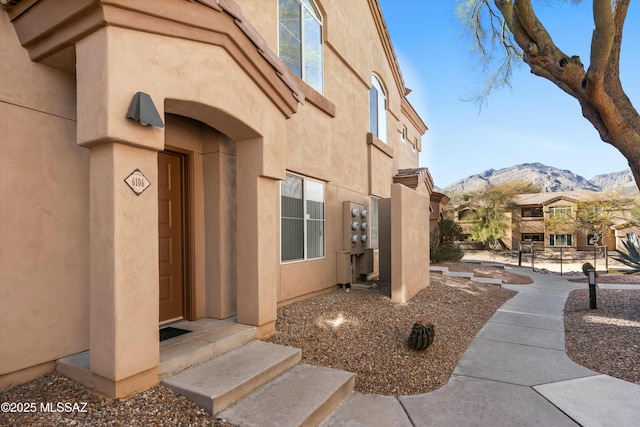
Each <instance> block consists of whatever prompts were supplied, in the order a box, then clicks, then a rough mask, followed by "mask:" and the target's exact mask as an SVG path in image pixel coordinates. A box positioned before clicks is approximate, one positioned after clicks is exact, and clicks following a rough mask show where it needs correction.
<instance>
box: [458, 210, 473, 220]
mask: <svg viewBox="0 0 640 427" xmlns="http://www.w3.org/2000/svg"><path fill="white" fill-rule="evenodd" d="M471 214H473V211H472V210H471V209H463V210H461V211H458V220H464V219H469V218H470V217H471Z"/></svg>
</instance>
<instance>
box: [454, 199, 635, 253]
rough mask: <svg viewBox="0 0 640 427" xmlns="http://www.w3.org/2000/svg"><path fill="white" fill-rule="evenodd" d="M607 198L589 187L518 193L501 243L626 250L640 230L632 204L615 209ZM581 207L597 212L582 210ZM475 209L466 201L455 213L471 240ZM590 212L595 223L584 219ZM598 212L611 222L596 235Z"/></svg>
mask: <svg viewBox="0 0 640 427" xmlns="http://www.w3.org/2000/svg"><path fill="white" fill-rule="evenodd" d="M606 197H607V196H606V195H605V194H603V193H598V192H594V191H587V190H574V191H557V192H546V193H532V194H518V195H516V196H515V197H514V200H513V202H514V207H513V209H507V210H505V212H504V216H505V222H506V223H507V224H508V230H507V233H506V236H505V237H503V238H502V239H500V244H501V245H502V247H503V248H505V249H512V250H517V249H518V248H519V247H520V245H524V246H525V247H527V246H530V245H533V247H534V248H537V249H539V250H544V249H545V247H546V248H550V249H553V248H572V249H577V250H587V249H591V248H593V247H594V244H597V245H598V246H606V247H607V248H608V249H609V250H616V249H622V248H623V245H622V242H623V241H624V240H625V239H626V234H627V233H634V232H637V228H636V227H634V226H633V220H632V219H633V218H632V214H631V206H619V207H617V206H616V207H615V209H613V210H612V208H611V206H613V205H616V203H611V202H609V203H607V200H606ZM581 209H589V210H593V211H594V212H589V213H586V212H581V211H580V210H581ZM598 209H600V210H601V211H602V210H603V209H604V210H605V212H599V211H598ZM473 211H474V206H473V205H470V204H464V205H461V206H459V207H458V208H457V209H456V210H455V212H454V220H455V221H456V222H457V223H458V224H459V225H460V226H461V227H462V228H463V230H464V231H465V239H467V240H468V238H469V236H470V229H471V227H472V225H473V223H474V221H473V219H472V215H471V214H472V213H473ZM578 214H580V217H581V218H583V220H582V221H579V220H576V216H577V215H578ZM589 215H593V217H594V220H593V222H592V223H588V222H586V221H587V219H584V218H588V217H589ZM598 215H603V216H604V218H605V219H606V220H607V221H608V222H610V225H609V226H608V227H606V228H607V229H606V230H604V232H602V234H601V235H598V236H596V235H595V234H594V233H592V232H590V231H589V229H588V226H589V224H597V220H596V219H595V218H596V217H597V216H598ZM603 223H604V220H603ZM580 227H584V228H582V229H580Z"/></svg>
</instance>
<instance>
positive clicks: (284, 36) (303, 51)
mask: <svg viewBox="0 0 640 427" xmlns="http://www.w3.org/2000/svg"><path fill="white" fill-rule="evenodd" d="M278 5H279V10H278V22H279V25H278V36H279V46H278V47H279V52H280V59H282V61H283V62H284V63H285V64H286V65H287V67H288V68H289V70H291V72H292V73H294V74H295V75H297V76H298V77H300V78H301V79H302V80H304V81H305V82H307V83H308V84H309V86H311V87H313V88H314V89H315V90H317V91H318V92H320V93H322V91H323V72H322V69H323V67H322V63H323V61H322V17H321V16H320V13H318V9H317V8H316V7H315V5H314V4H313V2H312V1H311V0H279V1H278Z"/></svg>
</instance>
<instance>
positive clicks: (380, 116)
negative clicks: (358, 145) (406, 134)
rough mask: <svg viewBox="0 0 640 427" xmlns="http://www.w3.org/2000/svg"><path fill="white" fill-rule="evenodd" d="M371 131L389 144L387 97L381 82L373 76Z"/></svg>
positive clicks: (370, 108) (370, 114)
mask: <svg viewBox="0 0 640 427" xmlns="http://www.w3.org/2000/svg"><path fill="white" fill-rule="evenodd" d="M369 131H370V132H371V133H372V134H373V135H375V136H377V137H378V139H379V140H381V141H382V142H387V97H386V95H385V93H384V88H383V87H382V83H381V82H380V80H379V79H378V78H377V77H376V76H375V75H374V74H372V75H371V90H370V91H369Z"/></svg>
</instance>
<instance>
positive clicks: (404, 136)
mask: <svg viewBox="0 0 640 427" xmlns="http://www.w3.org/2000/svg"><path fill="white" fill-rule="evenodd" d="M400 139H401V140H402V142H406V141H407V127H406V126H402V133H401V134H400Z"/></svg>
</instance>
